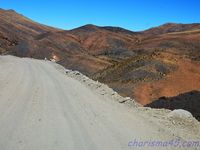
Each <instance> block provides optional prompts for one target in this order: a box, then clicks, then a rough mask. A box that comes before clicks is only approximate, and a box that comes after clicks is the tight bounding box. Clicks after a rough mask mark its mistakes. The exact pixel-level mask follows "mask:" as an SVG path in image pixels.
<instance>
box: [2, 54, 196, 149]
mask: <svg viewBox="0 0 200 150" xmlns="http://www.w3.org/2000/svg"><path fill="white" fill-rule="evenodd" d="M0 70H1V71H0V150H98V149H99V150H125V149H131V148H134V146H133V145H132V146H131V144H133V143H131V141H133V140H134V139H136V140H143V141H144V140H153V139H154V140H172V139H174V138H176V137H181V139H186V138H192V139H199V136H198V135H194V136H193V132H196V133H200V132H199V124H198V123H196V122H195V123H196V124H195V127H193V128H191V129H188V128H187V127H185V126H184V125H183V126H181V127H182V128H181V127H179V126H177V127H176V126H175V125H174V127H173V124H172V125H171V124H170V123H171V122H170V121H166V122H165V118H166V117H165V116H164V115H165V113H166V112H165V111H163V114H162V111H159V112H157V111H155V112H154V111H150V110H149V112H148V110H146V111H145V109H144V110H143V108H141V109H139V108H134V109H132V108H129V107H126V106H125V105H123V104H120V103H117V102H115V101H112V100H109V98H103V97H102V96H101V95H99V94H97V93H96V92H93V91H92V90H91V88H88V87H87V86H86V85H84V84H83V83H81V82H79V81H78V80H76V79H73V78H71V77H68V76H67V75H66V74H65V73H64V71H63V72H62V71H60V70H58V69H56V67H55V66H54V65H52V63H50V62H48V61H42V60H34V59H28V58H23V59H22V58H17V57H13V56H1V57H0ZM143 111H144V113H142V112H143ZM156 112H157V114H156ZM148 114H150V115H149V116H148ZM163 117H164V119H162V118H163ZM162 122H164V123H162ZM167 123H168V126H169V127H168V128H167V126H166V124H167ZM192 124H194V122H193V123H192ZM197 125H198V126H197ZM179 128H180V129H179ZM182 132H184V133H182ZM139 149H145V150H146V149H154V148H152V147H144V148H143V147H140V148H139ZM162 149H170V150H171V149H173V148H172V147H165V148H162ZM183 149H184V148H183ZM185 149H188V148H185Z"/></svg>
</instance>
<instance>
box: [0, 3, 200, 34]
mask: <svg viewBox="0 0 200 150" xmlns="http://www.w3.org/2000/svg"><path fill="white" fill-rule="evenodd" d="M0 8H3V9H14V10H16V11H17V12H19V13H21V14H23V15H24V16H27V17H29V18H31V19H33V20H35V21H37V22H40V23H43V24H46V25H50V26H54V27H58V28H62V29H72V28H75V27H79V26H82V25H85V24H95V25H99V26H120V27H123V28H126V29H130V30H133V31H140V30H145V29H148V28H150V27H154V26H158V25H161V24H164V23H167V22H176V23H200V0H79V1H78V0H0Z"/></svg>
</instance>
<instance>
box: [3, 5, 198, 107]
mask: <svg viewBox="0 0 200 150" xmlns="http://www.w3.org/2000/svg"><path fill="white" fill-rule="evenodd" d="M199 43H200V24H165V25H162V26H159V27H156V28H152V29H149V30H146V31H143V32H133V31H129V30H126V29H123V28H119V27H109V26H107V27H99V26H95V25H85V26H82V27H79V28H76V29H73V30H69V31H66V30H60V29H56V28H52V27H48V26H45V25H41V24H38V23H36V22H34V21H32V20H30V19H28V18H26V17H24V16H23V15H20V14H18V13H16V12H15V11H13V10H3V9H1V10H0V52H1V53H2V54H13V55H16V56H20V57H33V58H39V59H44V58H45V57H46V58H48V59H55V60H56V61H58V63H60V64H62V65H63V66H65V67H67V68H69V69H73V70H79V71H81V72H82V73H84V74H86V75H88V76H90V77H91V78H93V79H95V80H99V81H101V82H104V83H107V84H108V85H109V86H111V87H112V88H114V89H115V90H116V91H118V92H119V93H120V94H121V95H124V96H130V97H134V98H136V99H137V100H138V101H139V102H141V103H143V104H146V103H149V102H151V101H152V100H153V99H157V98H159V97H161V96H174V95H178V94H179V93H183V92H187V91H191V90H194V89H196V90H200V86H199V84H196V85H195V86H193V83H192V82H190V80H192V79H193V80H192V81H193V82H194V83H199V81H200V80H199V75H198V71H197V70H200V68H199V67H200V66H199V60H200V52H199V50H200V44H199ZM186 60H187V61H186ZM184 62H185V63H186V62H188V63H187V64H188V67H187V68H185V69H184V67H185V65H186V64H184ZM190 68H193V69H190ZM180 70H181V71H180ZM181 73H183V74H184V75H183V76H182V78H181V79H180V80H178V79H179V78H180V76H181ZM189 77H190V78H189ZM175 81H177V84H178V85H180V86H173V84H172V83H174V82H175ZM186 81H187V82H186ZM183 84H184V86H185V88H182V86H181V85H183ZM152 85H153V86H152ZM166 85H167V86H166ZM166 87H168V88H170V90H168V92H160V94H158V93H159V92H157V90H158V88H159V91H165V89H166ZM145 89H148V90H145ZM142 91H144V92H142Z"/></svg>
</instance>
